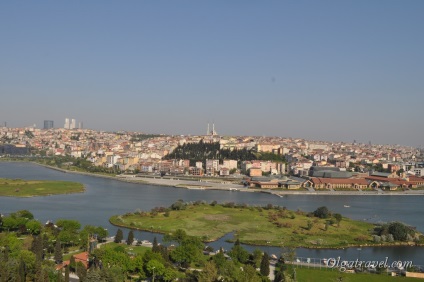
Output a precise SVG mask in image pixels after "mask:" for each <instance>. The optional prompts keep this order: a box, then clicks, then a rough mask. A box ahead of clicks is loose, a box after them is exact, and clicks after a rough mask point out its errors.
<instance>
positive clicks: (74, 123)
mask: <svg viewBox="0 0 424 282" xmlns="http://www.w3.org/2000/svg"><path fill="white" fill-rule="evenodd" d="M76 123H77V121H76V120H75V119H74V118H73V119H72V120H71V126H70V127H69V129H75V128H77V125H76Z"/></svg>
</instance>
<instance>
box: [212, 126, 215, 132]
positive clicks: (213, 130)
mask: <svg viewBox="0 0 424 282" xmlns="http://www.w3.org/2000/svg"><path fill="white" fill-rule="evenodd" d="M212 135H215V123H212Z"/></svg>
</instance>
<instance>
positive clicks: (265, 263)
mask: <svg viewBox="0 0 424 282" xmlns="http://www.w3.org/2000/svg"><path fill="white" fill-rule="evenodd" d="M260 272H261V274H262V275H263V276H268V275H269V256H268V253H266V252H265V253H264V255H263V256H262V260H261V267H260Z"/></svg>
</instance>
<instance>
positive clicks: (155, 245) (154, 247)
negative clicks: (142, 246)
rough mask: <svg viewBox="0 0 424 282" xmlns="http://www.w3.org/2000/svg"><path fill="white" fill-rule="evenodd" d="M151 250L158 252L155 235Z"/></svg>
mask: <svg viewBox="0 0 424 282" xmlns="http://www.w3.org/2000/svg"><path fill="white" fill-rule="evenodd" d="M152 252H154V253H158V252H159V244H158V240H157V239H156V236H155V238H153V245H152Z"/></svg>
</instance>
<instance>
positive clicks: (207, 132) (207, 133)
mask: <svg viewBox="0 0 424 282" xmlns="http://www.w3.org/2000/svg"><path fill="white" fill-rule="evenodd" d="M209 134H210V132H209V122H208V130H207V131H206V135H209Z"/></svg>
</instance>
